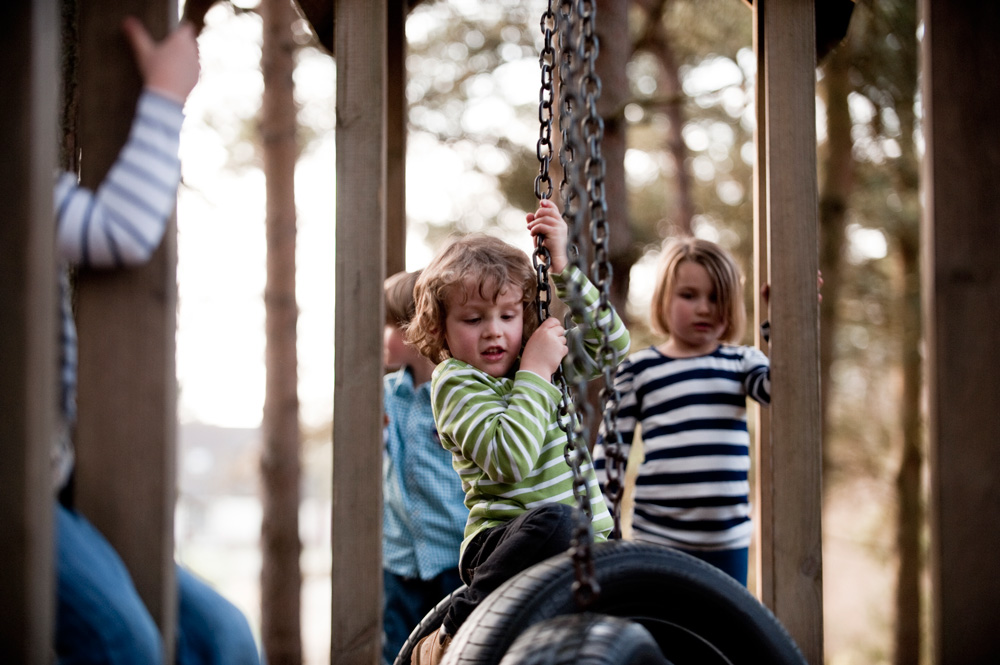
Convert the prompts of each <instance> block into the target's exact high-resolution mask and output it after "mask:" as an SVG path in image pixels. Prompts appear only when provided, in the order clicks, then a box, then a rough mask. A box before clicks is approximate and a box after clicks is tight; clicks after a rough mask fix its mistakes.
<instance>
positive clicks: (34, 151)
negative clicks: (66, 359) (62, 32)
mask: <svg viewBox="0 0 1000 665" xmlns="http://www.w3.org/2000/svg"><path fill="white" fill-rule="evenodd" d="M0 25H2V26H3V27H2V28H0V30H2V35H3V36H2V41H3V44H4V63H3V67H0V89H2V90H3V91H4V96H5V97H6V101H5V102H4V104H3V105H2V107H0V126H2V127H3V133H2V135H0V136H2V138H0V141H2V149H0V153H2V154H3V156H4V157H3V159H2V160H0V188H2V190H3V192H6V193H5V194H3V200H4V201H5V202H6V205H5V216H4V217H5V219H4V223H3V224H0V247H2V248H3V251H0V322H2V324H0V367H3V373H2V379H0V414H2V415H0V456H2V459H3V464H0V533H2V534H3V537H2V538H0V562H3V566H2V567H0V662H3V663H26V664H31V665H34V664H39V665H40V664H42V663H49V662H52V643H53V642H52V629H53V616H54V613H55V610H54V607H55V605H54V602H53V601H54V594H55V584H54V578H53V574H52V571H53V547H52V532H53V531H52V530H53V524H52V505H53V499H54V496H53V488H52V473H51V470H50V462H49V458H50V454H51V446H52V436H53V431H54V428H53V424H54V422H55V419H56V405H57V403H58V398H57V396H56V376H57V375H58V369H57V351H56V348H57V345H56V340H57V339H58V332H57V329H56V328H57V326H56V309H57V301H56V264H55V222H54V220H53V211H52V185H53V182H52V173H53V170H54V168H55V149H56V145H57V142H56V136H55V128H56V106H57V103H58V102H57V92H56V82H57V81H58V76H59V74H58V70H57V68H56V53H57V52H58V48H59V45H58V42H57V39H58V35H59V21H58V12H57V4H56V3H55V2H54V1H53V0H34V1H33V2H13V3H5V4H4V5H3V9H0Z"/></svg>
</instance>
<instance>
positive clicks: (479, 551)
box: [443, 503, 575, 636]
mask: <svg viewBox="0 0 1000 665" xmlns="http://www.w3.org/2000/svg"><path fill="white" fill-rule="evenodd" d="M574 524H575V515H574V510H573V508H572V507H571V506H567V505H563V504H561V503H554V504H549V505H545V506H539V507H538V508H534V509H532V510H529V511H528V512H526V513H522V514H521V515H520V516H519V517H517V518H516V519H513V520H511V521H510V522H507V523H506V524H502V525H500V526H495V527H493V528H492V529H487V530H486V531H483V532H481V533H479V534H478V535H477V536H476V537H475V538H473V539H472V542H470V543H469V544H468V546H467V547H466V548H465V553H464V554H463V555H462V561H461V563H460V565H459V567H460V570H461V574H462V581H463V582H465V583H466V585H467V586H466V587H465V589H464V590H463V591H460V592H458V593H456V594H455V595H454V596H452V601H451V605H450V606H449V607H448V613H447V614H446V615H445V617H444V621H443V626H444V632H445V633H447V634H448V635H452V636H453V635H455V633H456V632H458V628H459V626H461V625H462V623H463V622H464V621H465V620H466V619H467V618H469V615H470V614H472V611H473V610H474V609H476V606H478V605H479V603H480V602H482V600H483V599H484V598H486V596H488V595H489V594H490V593H492V592H493V591H494V590H495V589H496V588H497V587H498V586H500V585H501V584H503V583H504V582H506V581H507V580H509V579H510V578H511V577H513V576H514V575H516V574H517V573H519V572H521V571H522V570H524V569H526V568H530V567H531V566H533V565H535V564H536V563H540V562H542V561H545V560H546V559H548V558H550V557H553V556H555V555H556V554H561V553H562V552H565V551H566V550H567V549H569V546H570V543H571V541H572V538H573V526H574Z"/></svg>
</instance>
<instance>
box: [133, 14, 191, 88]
mask: <svg viewBox="0 0 1000 665" xmlns="http://www.w3.org/2000/svg"><path fill="white" fill-rule="evenodd" d="M122 30H124V32H125V36H126V37H128V41H129V44H131V45H132V52H133V54H134V55H135V63H136V65H137V66H138V67H139V73H140V74H142V80H143V83H144V84H145V86H146V87H147V88H149V89H150V90H154V91H156V92H157V93H159V94H161V95H163V96H164V97H167V98H168V99H172V100H174V101H176V102H178V103H180V104H183V103H184V102H185V100H187V97H188V95H189V94H190V93H191V90H193V89H194V86H195V85H196V84H197V83H198V75H199V73H200V71H201V65H200V63H199V61H198V40H197V38H196V37H195V33H194V27H193V26H192V25H191V24H190V23H181V24H180V25H179V26H178V27H177V29H176V30H174V31H173V32H171V33H170V34H169V35H167V36H166V37H164V39H163V40H162V41H159V42H157V41H155V40H154V39H153V38H152V37H151V36H150V34H149V32H148V31H147V30H146V26H144V25H143V24H142V21H140V20H139V19H137V18H135V17H134V16H129V17H127V18H126V19H125V21H124V23H122Z"/></svg>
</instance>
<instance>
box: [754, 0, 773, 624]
mask: <svg viewBox="0 0 1000 665" xmlns="http://www.w3.org/2000/svg"><path fill="white" fill-rule="evenodd" d="M751 11H752V13H753V48H754V54H755V55H756V57H757V76H756V79H755V81H754V87H755V95H754V105H755V107H756V113H757V122H756V124H755V125H754V146H755V149H756V162H755V163H754V168H753V190H754V209H753V228H754V234H753V241H754V264H753V283H754V342H755V343H756V345H757V347H758V348H760V349H761V350H762V351H763V352H764V353H768V354H769V353H770V348H769V345H768V343H767V342H765V341H764V339H763V338H762V337H761V334H760V324H761V323H763V321H764V320H765V319H766V318H767V312H766V311H763V302H762V300H761V297H760V287H761V285H763V284H764V283H766V282H769V281H770V279H771V277H770V275H769V274H768V254H767V249H768V248H767V238H768V223H767V221H768V220H767V178H766V177H765V175H766V174H765V173H764V169H765V166H766V163H767V159H766V157H767V142H766V140H765V139H766V137H767V123H766V119H767V104H766V95H765V94H764V76H763V72H764V49H763V46H762V35H761V30H762V28H763V21H762V20H761V18H762V16H761V14H762V13H763V11H764V6H763V3H757V5H756V6H755V7H753V6H752V9H751ZM752 409H753V414H754V422H755V425H756V427H755V429H754V444H753V445H754V455H753V463H754V469H753V477H754V502H753V510H754V544H755V546H756V550H755V551H754V553H753V554H754V557H753V564H754V588H755V593H756V595H757V598H758V599H759V600H760V602H762V603H764V604H765V605H766V606H768V607H774V533H773V531H772V529H771V516H772V514H773V512H774V496H773V494H772V493H771V488H772V487H773V485H774V477H773V474H772V473H771V471H772V470H773V469H772V467H771V454H772V452H771V411H770V409H762V408H761V407H760V405H759V404H757V403H756V402H753V403H752Z"/></svg>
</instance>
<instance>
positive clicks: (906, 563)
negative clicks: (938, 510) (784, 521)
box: [891, 2, 925, 665]
mask: <svg viewBox="0 0 1000 665" xmlns="http://www.w3.org/2000/svg"><path fill="white" fill-rule="evenodd" d="M903 4H904V5H906V4H909V5H910V7H909V8H908V9H909V12H907V11H901V12H900V15H901V16H904V17H909V18H911V19H912V20H911V21H908V23H909V25H906V24H904V25H903V26H901V28H900V30H901V32H903V33H904V34H905V33H906V32H909V33H910V35H907V37H908V38H907V39H904V40H902V43H903V45H904V48H903V56H904V58H910V59H912V64H911V66H910V67H905V66H904V67H903V68H902V71H903V74H904V76H905V78H904V79H903V80H900V81H899V82H898V86H899V90H900V93H899V94H898V96H897V97H898V98H897V100H896V114H897V116H898V117H899V126H900V129H899V133H900V141H899V143H900V152H901V154H900V157H899V158H898V159H897V160H896V164H897V167H896V170H895V174H894V176H895V178H894V181H895V182H894V185H895V187H894V189H895V190H896V192H897V193H898V195H899V196H900V199H901V200H902V201H903V202H904V203H903V205H901V206H900V207H899V211H898V215H897V219H896V220H894V223H893V224H892V226H891V228H892V229H893V231H894V235H895V240H896V243H895V244H896V246H897V248H898V253H899V257H900V258H899V262H900V264H901V269H902V270H901V272H902V280H903V283H902V286H901V288H900V293H899V298H898V302H899V310H900V312H899V314H898V318H899V327H900V331H899V332H900V334H899V338H900V342H901V346H900V353H901V355H902V360H901V362H902V370H903V387H902V395H901V404H900V413H901V419H900V420H901V422H900V425H901V430H902V438H903V441H902V447H903V449H902V454H901V457H900V464H899V470H898V473H897V475H896V491H897V500H898V511H899V512H898V515H897V520H898V526H897V534H896V548H897V552H898V556H899V569H898V572H897V577H896V598H895V601H896V607H895V614H896V622H895V631H894V634H893V662H894V663H895V664H896V665H915V664H916V663H919V662H920V654H921V650H922V646H923V645H922V644H921V630H920V624H921V621H920V617H921V602H920V573H921V570H922V568H923V559H924V557H923V552H922V548H921V545H920V543H921V535H922V533H923V529H924V521H925V515H924V502H923V492H922V484H921V477H922V475H923V466H924V452H923V436H922V432H923V430H922V426H921V417H920V393H921V387H922V379H923V364H922V361H921V355H920V342H921V335H922V330H921V320H922V310H921V305H920V302H921V300H920V283H921V277H920V213H919V208H920V206H919V188H920V176H919V173H920V158H919V157H918V155H917V150H916V145H915V144H914V133H915V131H916V117H915V112H914V102H915V99H916V91H917V85H918V84H917V77H916V57H917V53H916V40H915V39H914V38H913V37H912V35H915V34H916V18H915V16H909V14H912V13H913V8H912V4H913V3H912V2H910V3H903ZM904 62H906V60H904ZM901 78H902V77H901Z"/></svg>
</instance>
